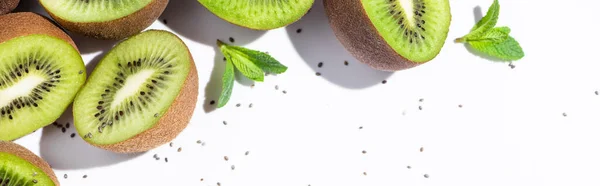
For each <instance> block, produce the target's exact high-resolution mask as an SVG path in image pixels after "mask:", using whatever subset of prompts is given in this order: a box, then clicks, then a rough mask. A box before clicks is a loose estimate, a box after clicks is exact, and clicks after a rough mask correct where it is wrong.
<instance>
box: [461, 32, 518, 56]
mask: <svg viewBox="0 0 600 186" xmlns="http://www.w3.org/2000/svg"><path fill="white" fill-rule="evenodd" d="M468 44H469V46H471V47H472V48H473V49H475V50H477V51H479V52H482V53H484V54H487V55H490V56H493V57H497V58H500V59H502V60H509V61H514V60H519V59H521V58H523V57H524V56H525V53H524V52H523V49H522V48H521V46H520V45H519V43H518V42H517V41H516V40H515V39H514V38H512V37H510V36H508V38H507V39H505V40H504V41H502V42H496V41H494V40H479V41H470V42H468Z"/></svg>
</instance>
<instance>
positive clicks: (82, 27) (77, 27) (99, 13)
mask: <svg viewBox="0 0 600 186" xmlns="http://www.w3.org/2000/svg"><path fill="white" fill-rule="evenodd" d="M39 1H40V4H41V5H42V6H43V7H44V9H45V10H46V11H47V12H48V13H49V14H50V16H52V18H54V20H56V21H57V22H58V23H59V24H60V25H61V26H63V27H64V28H66V29H67V30H69V31H71V32H75V33H79V34H83V35H86V36H89V37H94V38H98V39H107V40H120V39H123V38H126V37H129V36H132V35H135V34H137V33H139V32H140V31H142V30H144V29H146V28H148V27H149V26H150V25H151V24H152V23H153V22H154V21H155V20H156V19H157V18H158V17H159V16H160V14H162V12H163V11H164V10H165V8H166V7H167V4H168V3H169V0H126V1H105V0H83V1H82V0H39Z"/></svg>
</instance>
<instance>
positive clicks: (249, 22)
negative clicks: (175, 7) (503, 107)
mask: <svg viewBox="0 0 600 186" xmlns="http://www.w3.org/2000/svg"><path fill="white" fill-rule="evenodd" d="M198 1H199V2H200V3H201V4H202V5H204V6H205V7H206V8H207V9H208V10H210V11H211V12H212V13H213V14H215V15H217V16H218V17H220V18H222V19H224V20H226V21H228V22H230V23H233V24H236V25H239V26H242V27H246V28H250V29H255V30H270V29H275V28H279V27H283V26H286V25H289V24H292V23H293V22H295V21H297V20H299V19H300V18H301V17H302V16H304V14H306V13H307V12H308V10H309V9H310V8H311V6H312V4H313V3H314V0H198Z"/></svg>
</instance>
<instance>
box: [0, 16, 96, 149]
mask: <svg viewBox="0 0 600 186" xmlns="http://www.w3.org/2000/svg"><path fill="white" fill-rule="evenodd" d="M0 25H2V26H0V140H14V139H17V138H19V137H22V136H24V135H27V134H29V133H31V132H33V131H34V130H37V129H39V128H41V127H44V126H46V125H48V124H50V123H52V122H53V121H55V120H56V119H58V118H59V117H60V115H61V114H62V113H63V112H64V111H65V109H66V108H67V107H68V106H69V104H71V102H72V101H73V99H74V97H75V95H76V94H77V91H78V90H79V89H80V88H81V86H82V85H83V84H84V82H85V77H86V74H85V66H84V64H83V60H82V59H81V56H80V55H79V52H78V51H77V47H76V46H75V44H74V43H73V41H72V40H71V38H70V37H69V36H68V35H67V34H65V33H64V32H63V31H62V30H61V29H59V28H58V27H56V26H55V25H54V24H53V23H51V22H50V21H48V20H47V19H46V18H45V17H42V16H40V15H37V14H34V13H11V14H6V15H3V16H0Z"/></svg>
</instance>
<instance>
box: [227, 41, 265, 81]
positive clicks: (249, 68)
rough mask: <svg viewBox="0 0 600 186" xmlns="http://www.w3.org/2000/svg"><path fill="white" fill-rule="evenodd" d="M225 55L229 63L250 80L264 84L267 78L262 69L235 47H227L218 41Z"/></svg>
mask: <svg viewBox="0 0 600 186" xmlns="http://www.w3.org/2000/svg"><path fill="white" fill-rule="evenodd" d="M217 42H218V45H219V48H220V49H221V52H222V53H223V55H225V56H227V57H226V59H227V61H230V62H232V63H233V65H234V66H235V68H236V69H238V70H239V71H240V72H241V73H242V74H243V75H244V76H246V77H247V78H248V79H251V80H254V81H258V82H262V81H264V78H265V73H264V72H263V70H262V69H260V67H258V66H256V64H254V62H253V61H251V60H250V59H249V58H248V57H247V56H246V55H245V54H244V53H242V52H240V51H238V50H237V49H236V48H235V47H233V46H230V45H227V44H225V43H223V42H221V41H217Z"/></svg>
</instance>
